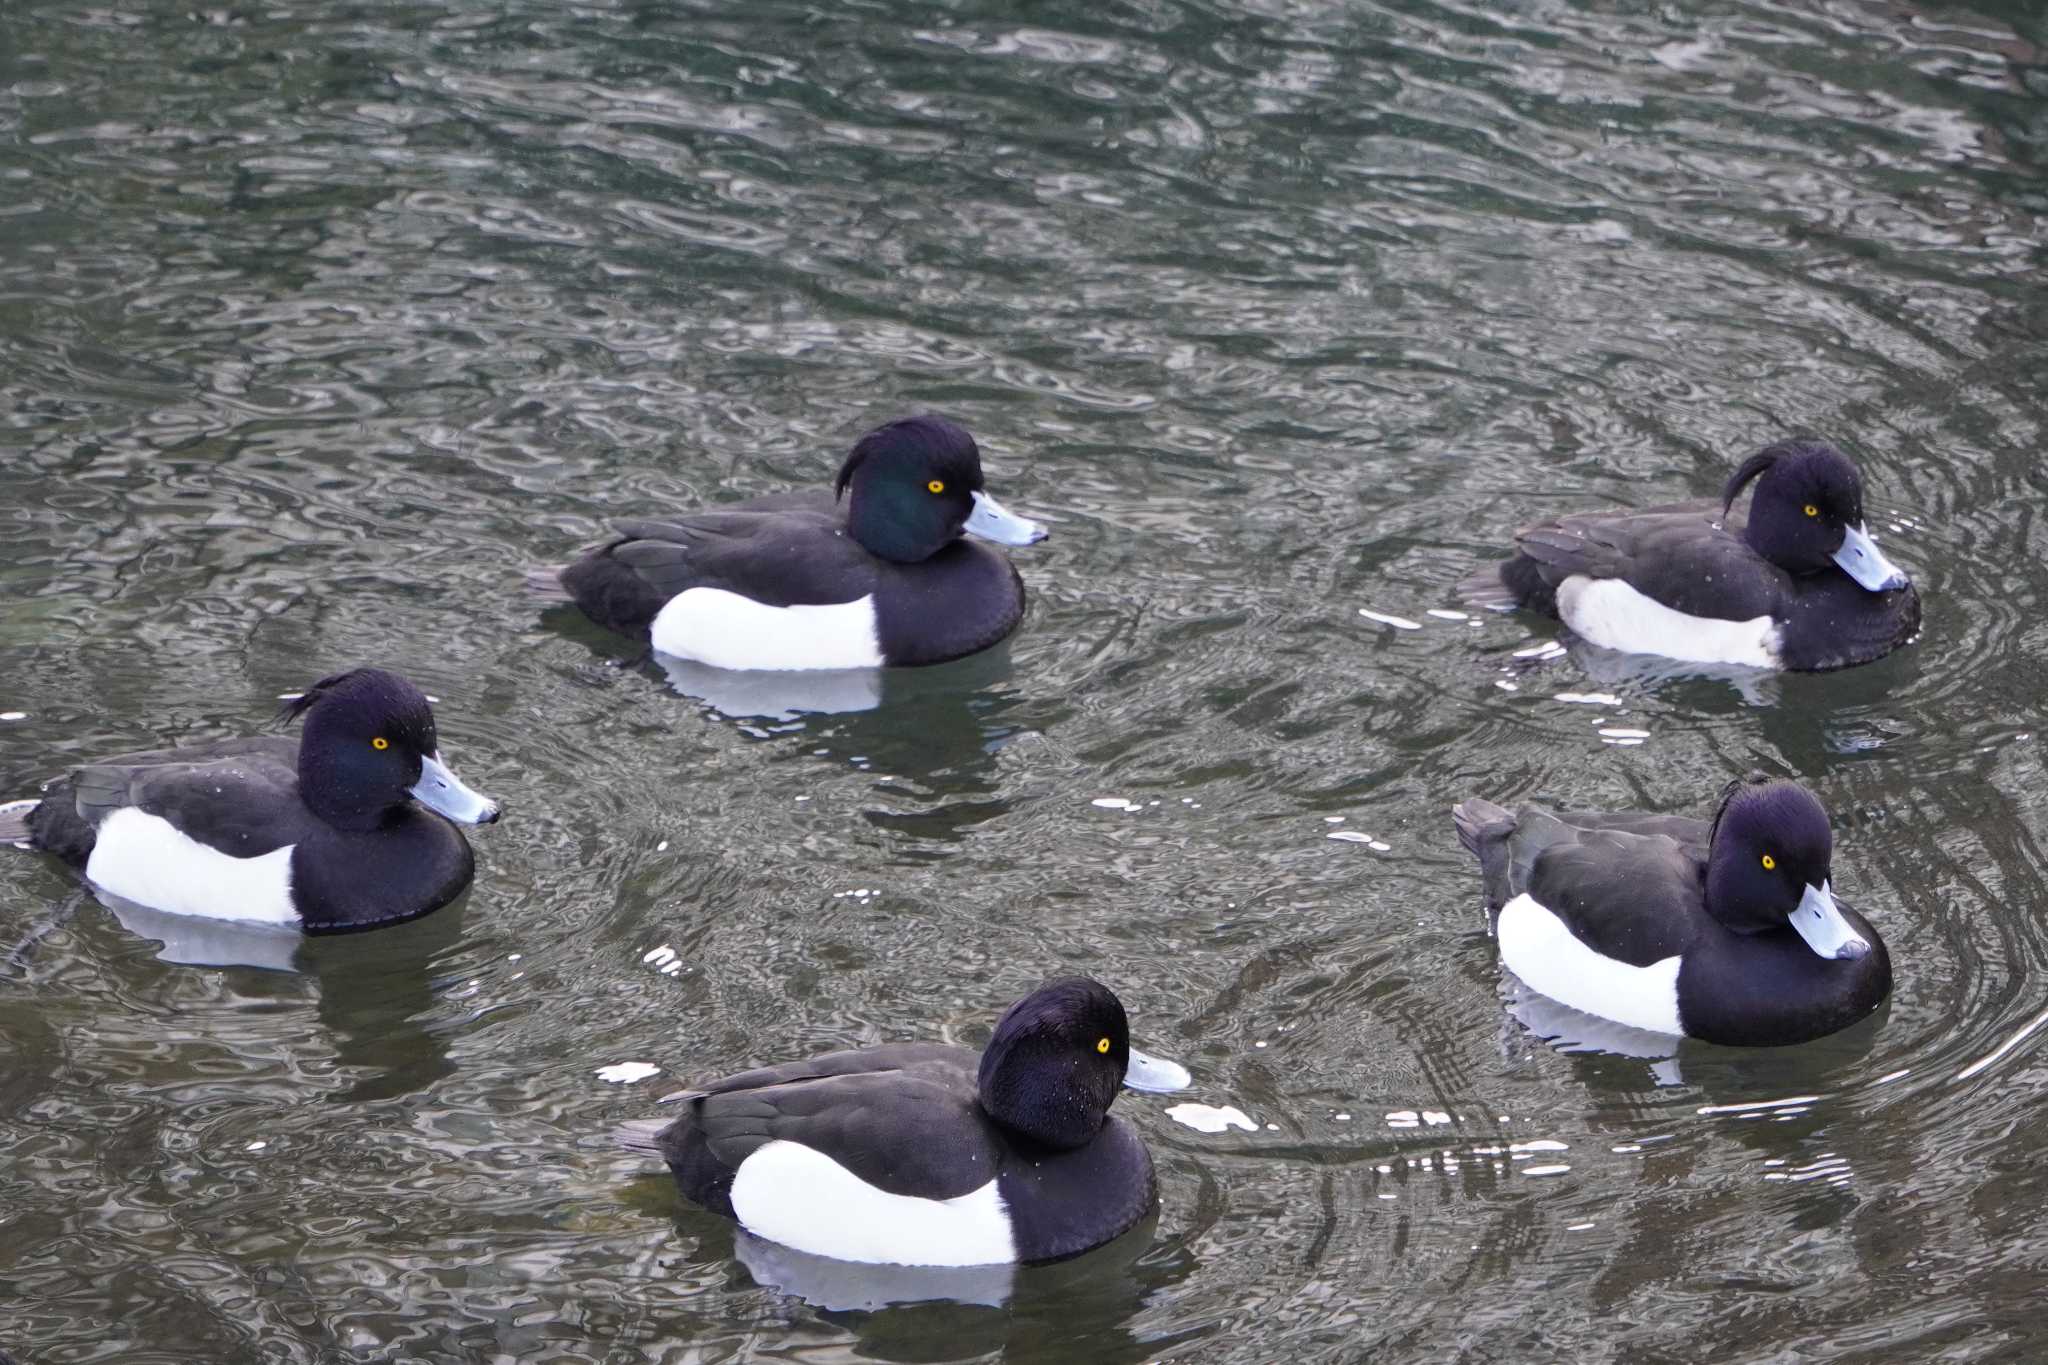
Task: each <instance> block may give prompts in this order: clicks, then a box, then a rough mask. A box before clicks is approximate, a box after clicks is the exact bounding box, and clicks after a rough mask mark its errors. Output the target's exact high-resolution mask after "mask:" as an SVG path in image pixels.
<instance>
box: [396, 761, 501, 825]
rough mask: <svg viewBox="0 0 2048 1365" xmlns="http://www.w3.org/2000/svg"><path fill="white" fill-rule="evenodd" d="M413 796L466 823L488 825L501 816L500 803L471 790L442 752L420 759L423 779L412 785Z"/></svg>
mask: <svg viewBox="0 0 2048 1365" xmlns="http://www.w3.org/2000/svg"><path fill="white" fill-rule="evenodd" d="M412 799H413V800H415V801H417V802H419V803H420V804H421V805H422V806H425V807H426V808H427V809H428V810H432V811H439V812H440V813H441V814H443V815H445V816H447V817H448V818H449V819H450V820H460V821H461V822H462V823H463V824H465V825H488V824H489V823H491V821H493V820H495V819H497V818H498V803H497V802H495V801H493V800H491V799H490V798H489V797H488V796H485V795H483V794H482V793H480V792H474V791H471V790H470V789H469V788H468V787H467V786H465V785H464V784H463V781H462V779H461V778H459V777H457V776H456V775H455V773H454V770H453V769H451V768H450V767H449V766H448V765H447V764H446V763H443V762H442V761H441V756H440V755H439V754H435V755H434V756H433V757H432V758H428V759H422V760H421V761H420V780H419V781H417V782H415V783H413V784H412Z"/></svg>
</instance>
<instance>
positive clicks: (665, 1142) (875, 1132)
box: [628, 1045, 1002, 1217]
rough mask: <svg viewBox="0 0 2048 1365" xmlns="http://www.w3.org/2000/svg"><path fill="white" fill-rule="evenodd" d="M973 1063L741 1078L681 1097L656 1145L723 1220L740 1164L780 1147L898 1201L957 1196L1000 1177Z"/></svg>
mask: <svg viewBox="0 0 2048 1365" xmlns="http://www.w3.org/2000/svg"><path fill="white" fill-rule="evenodd" d="M976 1060H977V1059H976V1057H975V1054H973V1053H971V1052H966V1051H964V1050H963V1049H959V1048H945V1047H935V1046H930V1045H910V1046H906V1047H900V1048H889V1047H883V1048H870V1049H863V1050H862V1051H859V1052H850V1053H833V1054H829V1055H828V1056H826V1057H821V1058H814V1059H811V1060H810V1061H806V1062H794V1063H790V1064H788V1065H786V1066H778V1067H764V1068H761V1069H760V1070H757V1071H750V1072H743V1073H741V1074H740V1075H738V1076H729V1077H727V1078H725V1079H724V1080H721V1081H716V1082H714V1083H712V1084H711V1085H709V1086H707V1087H705V1088H704V1089H702V1090H696V1091H690V1092H686V1093H685V1094H684V1095H682V1096H680V1097H678V1102H679V1103H680V1104H681V1105H682V1106H683V1111H682V1113H681V1114H679V1115H678V1116H677V1117H676V1119H675V1120H674V1121H673V1122H672V1123H670V1124H669V1125H668V1126H667V1127H665V1128H663V1129H662V1130H661V1131H660V1132H659V1133H658V1134H656V1135H654V1138H653V1141H652V1144H651V1145H652V1146H653V1147H654V1149H655V1150H656V1151H658V1152H660V1154H661V1155H662V1157H663V1159H665V1160H666V1161H667V1162H668V1164H669V1169H670V1170H672V1171H674V1172H675V1176H676V1181H677V1183H678V1184H679V1185H680V1186H681V1187H682V1191H683V1193H684V1194H685V1195H686V1196H688V1197H689V1198H691V1199H693V1200H695V1201H696V1202H698V1203H700V1204H702V1205H704V1206H705V1207H706V1208H708V1209H711V1210H713V1211H714V1212H717V1213H722V1214H725V1215H726V1216H727V1217H730V1216H731V1215H732V1199H731V1189H732V1180H733V1175H734V1174H735V1173H736V1172H737V1171H738V1169H739V1166H740V1163H741V1162H743V1161H745V1160H746V1159H747V1158H748V1157H749V1156H751V1155H753V1154H754V1153H755V1152H756V1151H758V1150H760V1149H761V1148H762V1147H764V1146H766V1145H767V1144H768V1143H770V1142H776V1141H788V1142H796V1143H801V1144H802V1145H803V1146H805V1147H809V1148H810V1149H812V1150H813V1151H816V1152H819V1153H822V1154H823V1155H825V1156H828V1157H830V1158H831V1159H832V1160H834V1161H836V1162H838V1163H839V1164H840V1165H841V1166H844V1167H845V1168H846V1169H847V1170H849V1171H852V1172H853V1173H854V1174H855V1175H857V1176H859V1177H860V1178H861V1179H862V1180H865V1181H866V1182H867V1183H869V1184H870V1185H873V1186H875V1187H877V1188H878V1189H882V1190H886V1191H888V1192H889V1193H891V1194H914V1195H919V1196H922V1197H926V1198H933V1199H952V1198H956V1197H958V1196H959V1195H963V1194H966V1193H968V1192H969V1191H971V1190H975V1189H978V1188H980V1187H981V1186H983V1185H986V1184H987V1183H988V1182H989V1181H991V1180H993V1179H995V1177H996V1173H997V1168H998V1163H999V1162H1000V1159H1001V1155H1002V1150H1001V1145H1000V1143H999V1142H998V1141H997V1139H996V1137H995V1134H994V1132H993V1130H992V1128H991V1125H990V1124H989V1122H988V1120H987V1119H986V1118H985V1117H984V1116H983V1114H982V1112H981V1109H980V1106H979V1105H978V1104H977V1103H976V1102H975V1098H974V1066H975V1063H976ZM628 1140H629V1142H630V1141H631V1140H632V1139H631V1138H629V1139H628Z"/></svg>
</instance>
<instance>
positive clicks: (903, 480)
mask: <svg viewBox="0 0 2048 1365" xmlns="http://www.w3.org/2000/svg"><path fill="white" fill-rule="evenodd" d="M833 488H834V491H835V492H836V493H837V494H838V495H839V496H841V497H845V496H847V494H848V493H849V491H850V492H851V495H852V496H851V497H850V498H849V500H848V502H847V512H846V523H847V529H848V530H849V531H851V532H852V533H853V538H854V539H855V540H857V541H859V542H860V543H861V545H862V546H863V547H864V548H866V549H867V550H868V552H869V553H871V554H875V555H879V556H880V557H882V558H883V559H888V560H893V561H895V562H896V563H898V564H916V563H919V562H921V561H923V560H926V559H929V558H931V557H932V556H933V555H935V554H937V553H938V552H939V551H940V550H943V549H945V548H946V546H948V545H950V544H952V543H953V542H954V541H955V540H957V539H959V538H960V533H961V532H962V531H969V532H972V533H973V534H975V535H978V536H982V537H984V538H986V539H989V540H994V541H997V542H999V543H1001V544H1004V545H1030V544H1033V543H1034V542H1037V541H1041V540H1044V539H1045V534H1046V533H1045V528H1044V527H1042V526H1040V525H1038V523H1036V522H1034V521H1029V520H1026V519H1025V518H1023V517H1019V516H1014V515H1012V514H1011V513H1009V512H1007V511H1005V510H1004V509H1003V508H1002V506H1001V505H1000V504H999V503H997V502H996V500H995V499H994V498H991V497H990V496H989V495H988V493H987V492H986V491H985V489H984V486H983V479H982V475H981V451H980V450H979V449H978V448H977V447H976V446H975V444H974V438H973V437H972V436H970V435H968V434H967V429H966V428H965V427H963V426H960V425H958V424H957V423H954V422H949V421H947V420H946V419H945V418H943V417H932V416H920V417H905V418H903V419H901V420H899V421H895V422H890V423H887V424H885V425H883V426H879V427H876V428H875V429H874V430H873V431H871V432H869V433H868V434H867V435H865V436H863V437H861V438H860V440H859V441H858V442H856V443H855V444H854V447H853V451H852V453H851V454H849V455H848V456H847V457H846V463H845V464H843V465H841V466H840V467H839V478H838V481H837V482H836V483H835V484H834V485H833Z"/></svg>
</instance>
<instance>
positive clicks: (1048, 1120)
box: [620, 977, 1188, 1266]
mask: <svg viewBox="0 0 2048 1365" xmlns="http://www.w3.org/2000/svg"><path fill="white" fill-rule="evenodd" d="M1187 1081H1188V1077H1187V1073H1186V1071H1184V1070H1183V1069H1182V1068H1180V1067H1179V1066H1178V1065H1176V1064H1175V1063H1172V1062H1166V1061H1162V1060H1160V1059H1157V1058H1152V1057H1148V1056H1146V1055H1145V1054H1144V1053H1142V1052H1139V1051H1138V1050H1137V1049H1135V1048H1133V1047H1132V1046H1131V1043H1130V1031H1129V1026H1128V1024H1127V1022H1126V1020H1125V1017H1124V1007H1123V1004H1122V1003H1121V1002H1120V1001H1119V1000H1118V999H1117V998H1116V996H1115V995H1114V994H1113V993H1112V992H1111V991H1110V990H1109V989H1108V988H1107V987H1105V986H1103V985H1102V984H1101V983H1099V982H1096V981H1093V980H1090V979H1089V978H1087V977H1067V978H1063V979H1060V980H1056V981H1050V982H1047V983H1046V984H1045V985H1043V986H1040V987H1039V988H1038V989H1037V990H1035V991H1033V992H1032V993H1031V994H1029V995H1027V996H1025V997H1024V998H1023V999H1022V1000H1019V1001H1018V1002H1017V1003H1016V1004H1014V1005H1012V1006H1011V1007H1010V1008H1009V1010H1008V1012H1006V1013H1005V1014H1004V1015H1003V1017H1002V1019H1001V1021H1000V1022H999V1023H997V1025H996V1031H995V1036H994V1037H993V1038H991V1039H990V1040H989V1043H988V1046H987V1047H986V1048H984V1049H983V1050H982V1051H981V1053H980V1054H979V1056H977V1055H976V1054H975V1053H974V1052H972V1051H970V1050H968V1049H966V1048H960V1047H948V1046H944V1045H940V1044H936V1043H892V1044H888V1045H886V1046H883V1047H871V1048H860V1049H857V1050H854V1051H847V1052H832V1053H827V1054H825V1055H824V1056H822V1057H816V1058H813V1059H811V1060H810V1061H806V1062H789V1063H785V1064H783V1065H781V1066H769V1067H762V1068H760V1069H759V1070H755V1071H743V1072H741V1073H739V1074H738V1075H735V1076H728V1077H726V1078H725V1079H724V1080H719V1081H713V1082H711V1083H710V1084H708V1085H705V1086H702V1087H700V1088H698V1089H694V1090H688V1091H684V1092H682V1093H680V1094H677V1095H673V1096H670V1097H669V1100H670V1101H673V1102H675V1103H678V1104H680V1105H682V1106H683V1109H682V1113H681V1114H680V1116H678V1117H677V1118H676V1119H675V1120H674V1121H673V1122H669V1123H667V1124H666V1125H664V1124H662V1123H661V1122H659V1121H654V1122H642V1123H635V1124H628V1125H626V1127H625V1128H624V1129H622V1130H621V1134H620V1136H621V1139H622V1140H623V1141H624V1142H625V1143H626V1145H627V1146H629V1147H631V1148H634V1149H636V1150H641V1151H649V1152H655V1153H658V1154H659V1155H660V1156H661V1157H662V1158H663V1160H665V1161H666V1162H667V1163H668V1166H669V1169H670V1170H671V1171H672V1172H674V1174H675V1178H676V1183H677V1185H678V1186H680V1187H681V1189H682V1192H683V1194H684V1195H685V1196H687V1197H688V1198H690V1199H691V1200H694V1201H695V1202H697V1203H699V1204H701V1205H703V1206H704V1207H705V1208H707V1209H710V1210H711V1211H712V1212H714V1213H718V1214H722V1215H724V1216H725V1217H727V1218H731V1219H734V1220H736V1221H737V1222H739V1223H740V1224H741V1225H742V1226H743V1227H745V1228H746V1229H747V1230H748V1231H750V1232H752V1233H754V1234H755V1235H757V1236H760V1237H765V1238H767V1239H769V1240H770V1241H774V1242H779V1243H782V1244H783V1245H785V1246H789V1247H794V1248H796V1249H797V1250H799V1251H806V1252H810V1253H812V1254H813V1255H819V1256H829V1257H833V1258H835V1259H838V1260H842V1261H861V1262H868V1263H871V1264H895V1265H926V1266H964V1265H996V1264H1003V1263H1009V1262H1034V1261H1052V1260H1059V1259H1061V1258H1063V1257H1067V1256H1074V1255H1078V1254H1080V1253H1081V1252H1083V1251H1086V1250H1088V1249H1089V1248H1090V1247H1094V1246H1097V1245H1099V1244H1101V1243H1103V1242H1106V1241H1109V1240H1110V1239H1111V1238H1113V1237H1116V1236H1118V1235H1119V1234H1121V1233H1123V1232H1124V1231H1126V1230H1127V1229H1129V1228H1130V1227H1131V1226H1132V1225H1133V1224H1135V1223H1136V1222H1137V1221H1138V1220H1139V1219H1140V1218H1142V1217H1144V1215H1145V1214H1146V1213H1148V1212H1149V1211H1150V1210H1151V1209H1152V1207H1153V1205H1154V1203H1155V1202H1156V1190H1155V1186H1154V1182H1153V1176H1152V1158H1151V1156H1150V1154H1148V1153H1147V1152H1146V1150H1145V1144H1144V1143H1143V1142H1142V1141H1141V1140H1140V1139H1139V1137H1138V1135H1137V1133H1136V1132H1135V1131H1133V1130H1132V1129H1131V1127H1130V1126H1129V1125H1128V1124H1126V1123H1124V1122H1123V1121H1121V1120H1120V1119H1116V1118H1113V1117H1111V1116H1110V1113H1109V1107H1110V1103H1111V1102H1112V1101H1113V1100H1115V1098H1116V1095H1117V1090H1118V1087H1120V1086H1124V1085H1129V1086H1133V1087H1136V1088H1141V1089H1177V1088H1179V1087H1180V1086H1183V1085H1185V1084H1187ZM665 1102H668V1101H665Z"/></svg>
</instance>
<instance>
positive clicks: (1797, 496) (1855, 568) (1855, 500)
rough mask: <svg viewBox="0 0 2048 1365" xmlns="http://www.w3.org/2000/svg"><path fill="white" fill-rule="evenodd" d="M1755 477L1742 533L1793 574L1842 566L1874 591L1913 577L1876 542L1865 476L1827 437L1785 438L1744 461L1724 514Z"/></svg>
mask: <svg viewBox="0 0 2048 1365" xmlns="http://www.w3.org/2000/svg"><path fill="white" fill-rule="evenodd" d="M1752 479H1754V480H1756V495H1755V496H1754V497H1753V498H1751V499H1750V504H1749V523H1748V525H1746V526H1744V527H1743V530H1742V538H1743V540H1744V541H1745V542H1747V543H1748V545H1749V547H1750V548H1751V549H1752V550H1755V551H1756V552H1757V553H1758V554H1760V555H1762V556H1763V557H1764V558H1765V559H1768V560H1769V561H1770V562H1771V563H1773V564H1775V565H1777V566H1778V567H1779V568H1781V569H1783V570H1784V571H1785V572H1786V573H1790V574H1814V573H1822V572H1824V571H1826V570H1828V569H1830V568H1839V569H1841V570H1842V571H1843V572H1844V573H1846V574H1848V575H1849V576H1850V577H1851V578H1853V579H1855V580H1856V581H1857V583H1859V584H1861V585H1862V586H1863V587H1864V588H1866V589H1868V590H1869V591H1871V592H1886V591H1890V590H1892V589H1894V588H1903V587H1905V586H1906V584H1907V582H1908V580H1907V578H1906V575H1905V574H1904V573H1903V572H1902V571H1900V570H1899V568H1898V567H1897V566H1895V565H1894V564H1892V563H1891V561H1889V560H1887V559H1886V558H1885V557H1884V556H1883V555H1882V554H1881V553H1879V551H1878V548H1877V542H1876V541H1874V540H1872V539H1871V538H1870V534H1869V532H1868V531H1867V530H1865V528H1864V524H1863V476H1862V475H1861V474H1859V473H1857V472H1856V466H1855V465H1853V464H1851V463H1850V462H1849V457H1848V456H1846V455H1844V454H1843V453H1842V452H1841V451H1839V450H1837V449H1835V448H1834V447H1833V446H1831V445H1829V444H1828V443H1827V442H1825V441H1780V442H1778V443H1777V444H1776V445H1768V446H1765V447H1764V448H1763V449H1762V450H1759V451H1758V452H1757V453H1756V454H1754V455H1752V456H1750V457H1749V458H1748V459H1747V460H1744V461H1743V462H1742V467H1741V468H1740V469H1738V470H1736V471H1735V473H1734V475H1733V477H1731V478H1730V479H1729V480H1728V486H1727V487H1726V488H1724V489H1722V490H1721V511H1722V514H1723V515H1726V514H1727V512H1728V509H1729V508H1731V507H1733V506H1734V504H1735V499H1736V496H1737V495H1738V494H1740V493H1741V492H1742V489H1743V486H1744V485H1745V484H1747V483H1749V482H1750V480H1752Z"/></svg>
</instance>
